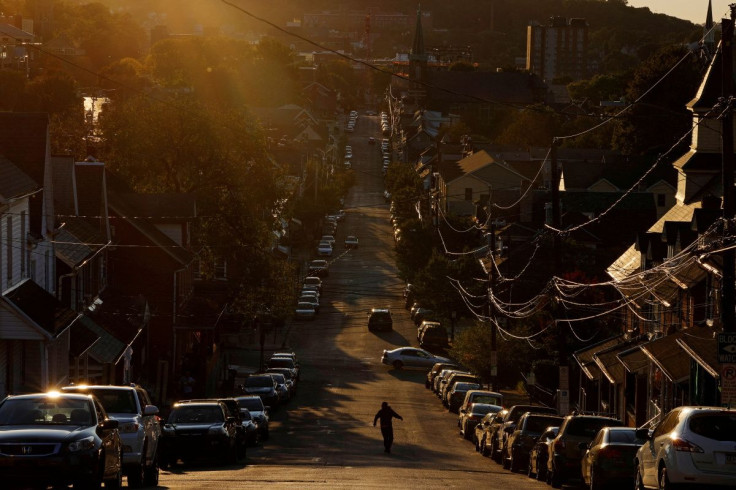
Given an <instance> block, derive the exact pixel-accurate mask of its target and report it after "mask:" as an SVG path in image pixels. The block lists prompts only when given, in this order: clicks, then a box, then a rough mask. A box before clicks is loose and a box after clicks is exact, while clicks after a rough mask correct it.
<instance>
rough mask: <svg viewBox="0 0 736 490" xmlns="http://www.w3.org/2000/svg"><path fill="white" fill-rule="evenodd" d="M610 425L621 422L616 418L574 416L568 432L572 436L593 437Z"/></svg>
mask: <svg viewBox="0 0 736 490" xmlns="http://www.w3.org/2000/svg"><path fill="white" fill-rule="evenodd" d="M547 425H552V424H547ZM609 425H613V426H619V425H621V424H620V423H619V422H618V421H616V420H606V419H589V418H573V419H571V420H570V421H569V422H568V423H567V430H566V432H567V433H568V435H571V436H576V437H586V438H588V439H593V438H594V437H595V435H596V434H597V433H598V431H599V430H601V429H602V428H603V427H608V426H609Z"/></svg>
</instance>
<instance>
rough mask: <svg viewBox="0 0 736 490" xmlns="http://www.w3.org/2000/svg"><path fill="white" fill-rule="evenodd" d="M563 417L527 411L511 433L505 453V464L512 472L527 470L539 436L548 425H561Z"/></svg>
mask: <svg viewBox="0 0 736 490" xmlns="http://www.w3.org/2000/svg"><path fill="white" fill-rule="evenodd" d="M560 423H562V417H559V416H557V415H549V414H539V413H536V412H526V413H525V414H524V415H522V416H521V418H520V419H519V422H518V423H517V424H516V428H515V430H514V431H513V432H512V433H511V434H510V435H509V437H508V441H507V443H506V452H505V453H504V454H503V458H504V459H503V466H504V468H507V469H509V470H511V471H512V472H514V473H515V472H517V471H521V470H522V469H524V470H527V469H528V467H529V451H531V450H532V447H534V444H535V443H536V442H537V439H539V436H541V435H542V433H543V432H544V431H545V429H546V428H547V427H550V426H554V425H559V424H560Z"/></svg>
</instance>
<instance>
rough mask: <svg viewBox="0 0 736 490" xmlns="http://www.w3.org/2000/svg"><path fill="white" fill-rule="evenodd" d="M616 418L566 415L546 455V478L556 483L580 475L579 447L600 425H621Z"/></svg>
mask: <svg viewBox="0 0 736 490" xmlns="http://www.w3.org/2000/svg"><path fill="white" fill-rule="evenodd" d="M622 425H623V424H622V423H621V421H620V420H618V419H615V418H613V417H602V416H598V415H568V416H567V417H565V419H564V421H563V422H562V424H561V425H560V431H559V433H558V434H557V437H555V440H554V441H553V442H552V446H551V447H550V453H549V456H548V458H547V481H548V482H549V483H550V484H551V485H552V486H553V487H559V486H561V485H563V484H564V483H565V482H567V481H568V480H571V479H578V480H579V479H580V478H581V472H580V459H581V458H582V457H583V449H582V448H585V447H586V446H587V445H588V444H589V443H590V441H592V440H593V438H594V437H595V436H596V434H598V431H599V430H601V429H602V428H603V427H621V426H622Z"/></svg>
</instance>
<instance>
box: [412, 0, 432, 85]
mask: <svg viewBox="0 0 736 490" xmlns="http://www.w3.org/2000/svg"><path fill="white" fill-rule="evenodd" d="M427 59H428V57H427V53H426V52H425V50H424V32H423V30H422V7H421V5H420V6H418V7H417V25H416V30H415V31H414V42H413V43H412V47H411V52H410V53H409V76H410V77H411V78H413V79H415V80H422V79H423V78H424V72H425V70H426V68H427Z"/></svg>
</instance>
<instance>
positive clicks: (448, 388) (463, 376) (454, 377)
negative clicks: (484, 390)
mask: <svg viewBox="0 0 736 490" xmlns="http://www.w3.org/2000/svg"><path fill="white" fill-rule="evenodd" d="M463 382H465V383H474V384H475V385H477V386H475V387H473V388H470V389H472V390H477V389H480V385H481V379H480V377H479V376H476V375H474V374H472V373H462V372H458V373H452V374H450V375H449V376H448V377H447V380H446V382H445V383H443V386H442V389H441V390H440V400H442V404H443V405H444V406H446V407H447V408H450V393H451V392H452V390H453V388H455V385H456V384H457V383H463ZM468 391H469V390H468ZM466 393H467V391H466ZM464 399H465V393H463V395H462V398H460V399H459V400H457V401H456V406H455V408H456V409H457V408H459V407H460V404H461V403H462V402H463V400H464Z"/></svg>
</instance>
